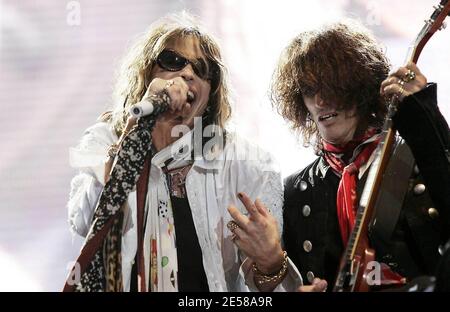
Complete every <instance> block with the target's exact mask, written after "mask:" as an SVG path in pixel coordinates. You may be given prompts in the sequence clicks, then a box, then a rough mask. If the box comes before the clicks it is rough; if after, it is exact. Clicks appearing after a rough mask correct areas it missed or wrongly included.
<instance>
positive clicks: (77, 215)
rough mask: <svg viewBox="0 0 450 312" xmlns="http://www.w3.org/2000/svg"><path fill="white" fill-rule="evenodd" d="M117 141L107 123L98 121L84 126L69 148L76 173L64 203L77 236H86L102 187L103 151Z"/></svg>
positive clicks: (104, 152) (104, 153)
mask: <svg viewBox="0 0 450 312" xmlns="http://www.w3.org/2000/svg"><path fill="white" fill-rule="evenodd" d="M117 140H118V138H117V136H116V135H115V133H114V131H112V128H111V126H110V125H109V124H108V123H104V122H100V123H97V124H95V125H93V126H92V127H90V128H88V129H87V130H86V131H85V133H84V135H83V137H82V138H81V140H80V143H79V144H78V145H77V146H76V147H74V148H71V149H70V165H71V166H72V167H73V168H76V169H78V170H79V173H78V174H77V175H76V176H75V177H74V178H73V179H72V182H71V191H70V196H69V201H68V203H67V208H68V215H69V224H70V228H71V230H72V231H73V232H76V233H78V234H80V235H81V236H86V235H87V232H88V230H89V227H90V225H91V222H92V216H93V213H94V209H95V207H96V205H97V201H98V199H99V197H100V194H101V192H102V190H103V186H104V173H105V169H104V168H105V160H106V155H107V150H108V148H109V146H111V144H113V143H114V142H117Z"/></svg>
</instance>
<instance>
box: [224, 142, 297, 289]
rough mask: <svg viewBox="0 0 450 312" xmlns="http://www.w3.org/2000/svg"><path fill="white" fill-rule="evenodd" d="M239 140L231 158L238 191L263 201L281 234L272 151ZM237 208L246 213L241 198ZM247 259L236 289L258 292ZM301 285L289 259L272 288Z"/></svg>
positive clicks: (277, 178) (280, 189)
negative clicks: (283, 275) (276, 283)
mask: <svg viewBox="0 0 450 312" xmlns="http://www.w3.org/2000/svg"><path fill="white" fill-rule="evenodd" d="M241 140H242V139H239V138H237V143H238V144H236V145H235V146H236V148H237V149H240V150H237V151H235V155H234V157H236V159H237V161H234V164H233V166H232V167H234V168H231V169H232V170H231V171H234V172H235V173H236V174H237V176H238V178H237V191H238V192H245V193H246V194H247V195H248V196H249V197H250V198H251V199H252V200H256V198H259V199H260V200H261V201H262V202H263V203H264V205H265V206H266V207H267V208H268V210H269V212H270V213H271V214H272V215H273V216H274V217H275V219H276V220H277V222H278V232H279V235H280V237H281V231H282V228H283V201H284V194H283V183H282V178H281V173H280V170H279V167H278V165H277V164H276V162H275V161H274V159H273V157H272V155H271V154H269V153H267V152H265V151H263V150H262V149H260V148H258V147H256V146H252V145H250V144H248V143H247V142H242V141H241ZM239 141H241V142H239ZM237 208H238V209H239V210H240V211H241V212H242V213H244V214H247V211H246V209H245V207H244V206H243V204H242V203H241V202H240V201H237ZM240 258H245V256H244V257H243V255H242V254H241V255H240ZM247 260H248V259H247ZM247 260H245V261H244V262H243V263H242V265H241V267H240V269H239V277H238V281H237V288H238V290H239V291H243V290H245V289H247V290H250V291H258V289H257V287H256V286H255V284H254V281H253V271H252V270H251V263H250V261H247ZM301 285H302V278H301V275H300V273H299V271H298V269H297V268H296V266H295V265H294V263H293V262H292V261H291V260H290V259H288V273H287V275H286V277H285V278H284V280H283V281H282V282H281V283H280V284H279V285H278V286H277V287H276V288H275V290H274V291H295V290H296V289H297V288H298V287H299V286H301Z"/></svg>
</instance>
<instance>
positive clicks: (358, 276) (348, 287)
mask: <svg viewBox="0 0 450 312" xmlns="http://www.w3.org/2000/svg"><path fill="white" fill-rule="evenodd" d="M359 248H360V250H359V251H358V252H357V253H356V255H355V256H354V257H353V258H352V259H351V260H346V261H345V262H346V263H343V264H341V266H342V267H343V268H344V269H343V270H341V271H340V272H339V275H338V279H337V280H336V284H335V286H334V289H333V291H335V292H354V291H356V292H368V291H370V285H369V282H368V277H369V278H370V276H369V274H370V273H371V266H370V265H369V264H370V263H371V262H372V261H375V250H373V249H372V248H370V247H369V245H368V242H367V239H365V244H360V245H359Z"/></svg>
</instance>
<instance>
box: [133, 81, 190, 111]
mask: <svg viewBox="0 0 450 312" xmlns="http://www.w3.org/2000/svg"><path fill="white" fill-rule="evenodd" d="M161 92H164V93H165V94H167V95H168V97H169V99H170V103H168V104H169V107H170V110H172V111H177V110H182V109H184V108H185V107H187V106H188V105H189V107H190V104H189V103H190V102H192V101H193V100H194V97H195V95H194V93H193V92H192V91H190V90H189V88H188V86H187V84H186V82H185V81H184V79H182V78H181V77H177V78H175V79H171V80H164V79H160V78H155V79H153V80H152V82H151V83H150V86H149V87H148V89H147V92H146V93H145V95H144V97H143V100H142V101H141V102H139V103H137V104H135V105H133V106H131V107H130V111H129V112H130V114H131V115H132V116H133V117H136V118H138V117H143V116H147V115H150V114H151V113H153V111H154V104H153V101H151V100H150V98H151V95H152V94H153V95H155V94H161Z"/></svg>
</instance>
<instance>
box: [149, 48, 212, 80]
mask: <svg viewBox="0 0 450 312" xmlns="http://www.w3.org/2000/svg"><path fill="white" fill-rule="evenodd" d="M156 62H157V63H158V65H159V66H160V67H161V68H163V69H165V70H168V71H179V70H182V69H183V68H185V67H186V66H187V65H188V64H191V66H192V68H193V70H194V73H195V74H196V75H197V76H198V77H199V78H201V79H203V80H211V81H212V80H216V79H217V78H218V75H219V67H218V65H217V64H216V63H214V62H211V61H209V62H208V63H207V62H205V60H204V59H202V58H199V59H196V60H193V61H191V60H188V59H187V58H185V57H183V56H181V55H179V54H178V53H176V52H175V51H172V50H163V51H162V52H161V53H160V54H159V55H158V58H157V59H156Z"/></svg>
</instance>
